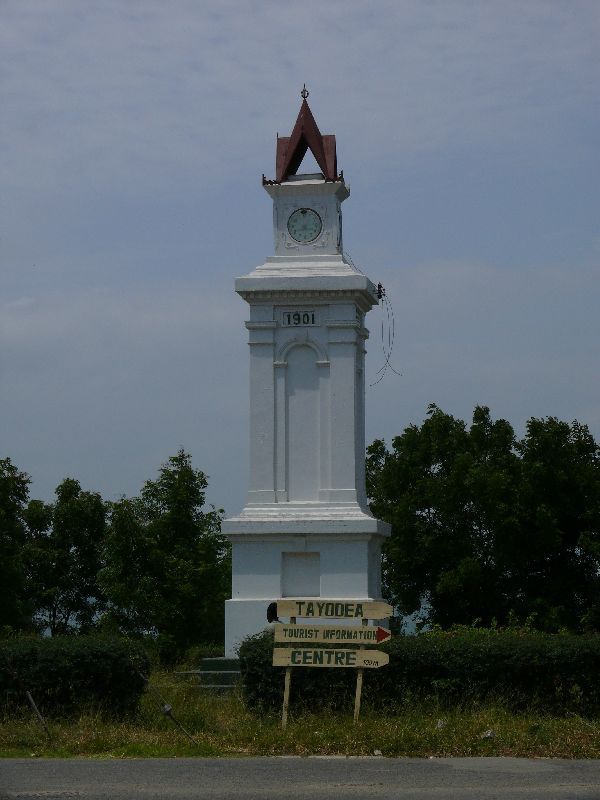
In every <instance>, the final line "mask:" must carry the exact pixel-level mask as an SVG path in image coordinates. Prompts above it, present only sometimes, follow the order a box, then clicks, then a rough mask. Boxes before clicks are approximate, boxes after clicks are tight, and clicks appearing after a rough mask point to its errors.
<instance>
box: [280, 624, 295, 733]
mask: <svg viewBox="0 0 600 800" xmlns="http://www.w3.org/2000/svg"><path fill="white" fill-rule="evenodd" d="M295 624H296V617H290V625H295ZM291 683H292V668H291V667H286V668H285V684H284V687H283V709H282V712H281V727H282V729H283V730H285V729H286V727H287V721H288V708H289V705H290V685H291Z"/></svg>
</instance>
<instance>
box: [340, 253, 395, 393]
mask: <svg viewBox="0 0 600 800" xmlns="http://www.w3.org/2000/svg"><path fill="white" fill-rule="evenodd" d="M344 257H345V259H346V261H347V262H348V263H349V264H350V266H351V267H352V268H353V269H354V270H356V272H360V274H361V275H364V274H365V273H364V272H363V271H362V269H361V268H360V267H359V266H357V265H356V264H355V263H354V260H353V259H352V256H351V255H350V253H349V252H348V251H347V250H345V249H344ZM365 277H366V276H365ZM377 299H378V300H380V301H381V310H382V312H383V314H382V317H381V347H382V350H383V358H384V361H383V366H382V367H380V368H379V369H378V370H377V372H376V373H375V374H376V375H379V377H378V378H377V380H376V381H374V382H373V383H370V384H369V387H372V386H377V384H378V383H379V382H380V381H382V380H383V379H384V378H385V375H386V373H387V371H388V369H391V370H392V372H393V373H394V374H395V375H398V376H399V377H402V373H401V372H398V370H397V369H394V367H393V366H392V364H391V362H390V358H391V355H392V350H393V349H394V339H395V336H396V322H395V319H394V307H393V306H392V302H391V300H390V299H389V297H388V296H387V293H386V291H385V289H384V287H383V285H382V284H381V283H378V284H377Z"/></svg>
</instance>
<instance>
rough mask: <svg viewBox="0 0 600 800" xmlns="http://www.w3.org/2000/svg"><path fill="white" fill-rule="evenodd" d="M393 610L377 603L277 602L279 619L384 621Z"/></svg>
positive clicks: (313, 600) (341, 601)
mask: <svg viewBox="0 0 600 800" xmlns="http://www.w3.org/2000/svg"><path fill="white" fill-rule="evenodd" d="M393 610H394V609H393V608H392V607H391V606H390V605H388V604H387V603H383V602H379V601H372V600H369V601H365V602H364V603H360V602H351V601H348V600H315V599H314V598H307V599H302V598H298V599H295V600H278V601H277V616H280V617H307V618H310V617H330V618H332V619H384V618H385V617H390V616H391V615H392V613H393Z"/></svg>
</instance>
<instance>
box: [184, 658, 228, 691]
mask: <svg viewBox="0 0 600 800" xmlns="http://www.w3.org/2000/svg"><path fill="white" fill-rule="evenodd" d="M175 674H176V675H180V676H181V677H182V678H184V679H186V678H187V679H190V680H194V681H195V682H196V686H197V688H198V689H203V690H208V691H215V692H225V691H231V690H232V689H234V688H235V687H236V685H237V684H238V682H239V679H240V677H241V673H240V670H239V661H238V660H237V659H235V658H203V659H202V660H201V662H200V668H199V669H188V670H183V671H181V672H176V673H175Z"/></svg>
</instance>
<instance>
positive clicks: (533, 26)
mask: <svg viewBox="0 0 600 800" xmlns="http://www.w3.org/2000/svg"><path fill="white" fill-rule="evenodd" d="M599 41H600V4H599V3H598V2H597V0H591V1H590V2H588V1H587V0H571V1H570V2H567V0H564V2H552V0H544V2H536V1H535V0H529V1H528V0H520V2H510V0H503V2H501V3H499V2H470V1H469V2H467V0H465V1H464V2H459V1H458V0H444V2H423V0H418V2H417V1H415V2H402V0H380V1H379V2H372V3H365V2H358V1H357V0H339V1H338V0H329V1H328V2H327V3H323V2H321V1H316V0H307V1H306V2H304V3H301V4H300V3H295V2H284V1H283V0H276V2H271V1H270V0H269V1H268V2H248V0H225V2H223V1H221V2H201V0H200V1H199V0H192V1H190V2H185V1H183V0H173V2H169V3H164V2H155V0H143V2H142V1H140V2H136V0H112V2H111V1H110V0H105V1H104V2H101V3H96V2H83V3H82V2H80V0H3V1H2V2H1V3H0V108H1V109H2V112H1V114H0V153H1V159H0V186H1V190H0V281H1V284H0V287H1V291H0V305H1V314H0V326H1V327H0V391H1V398H2V414H1V423H0V451H1V452H0V455H1V456H4V455H9V456H10V457H11V458H12V459H13V461H14V462H15V463H16V464H17V465H18V466H19V467H20V468H21V469H24V470H26V471H27V472H29V473H30V474H31V476H32V478H33V485H32V495H33V496H36V497H43V498H45V499H49V498H50V497H51V496H52V492H53V490H54V487H55V486H56V485H57V484H58V483H59V482H60V481H61V480H62V479H63V478H64V477H65V476H73V477H76V478H78V479H79V480H80V481H81V483H82V484H83V486H84V487H85V488H86V489H91V490H97V491H100V492H101V493H102V494H103V496H105V497H106V498H108V499H114V498H116V497H118V496H120V495H122V494H135V493H137V492H138V491H139V489H140V487H141V485H142V483H143V482H144V481H145V480H146V479H148V478H152V477H154V476H155V474H156V470H157V468H158V466H159V465H160V463H161V462H162V461H164V460H166V458H167V457H168V456H169V455H171V454H173V453H174V452H176V450H177V449H178V448H179V447H180V446H183V447H185V448H186V449H187V450H189V451H190V452H191V453H192V455H193V457H194V462H195V464H196V466H198V467H199V468H201V469H203V470H204V471H205V472H206V473H207V474H208V475H209V476H210V484H209V489H208V493H207V497H208V500H209V501H211V502H213V503H215V504H217V505H221V506H224V507H225V509H226V510H227V511H228V512H235V511H237V510H239V508H240V507H241V506H242V504H243V500H244V492H245V487H246V481H247V395H248V392H247V378H248V375H247V345H246V331H245V329H244V327H243V321H244V319H245V315H246V310H245V304H244V303H243V302H242V300H240V299H239V298H238V297H237V296H236V295H235V294H234V292H233V280H234V278H235V277H236V276H237V275H240V274H244V273H246V272H249V271H250V270H251V269H252V268H253V267H255V266H256V265H257V264H259V263H262V261H263V260H264V258H265V256H267V255H269V254H270V252H271V247H272V227H271V208H270V200H269V198H268V197H267V195H266V193H265V192H264V191H263V190H262V188H261V185H260V178H261V175H262V173H263V172H264V173H266V174H267V175H268V176H270V175H272V174H273V171H274V156H275V135H276V132H277V131H279V132H280V133H281V134H283V135H285V134H289V132H290V131H291V128H292V125H293V123H294V120H295V117H296V114H297V111H298V108H299V103H300V97H299V91H300V89H301V87H302V84H303V82H306V84H307V86H308V88H309V89H310V92H311V94H310V98H309V102H310V104H311V108H312V110H313V112H314V114H315V117H316V119H317V121H318V123H319V125H320V127H321V130H322V132H323V133H335V134H336V136H337V143H338V161H339V166H340V168H342V169H343V170H344V174H345V176H346V179H347V181H348V182H349V183H350V186H351V189H352V196H351V198H350V199H349V200H348V201H347V203H346V204H345V206H344V215H345V216H344V237H345V244H346V246H347V249H348V250H349V252H350V253H351V255H352V257H353V259H354V260H355V262H356V263H357V264H358V265H359V266H360V267H361V268H362V269H363V271H365V272H366V273H367V274H368V275H369V276H370V277H371V278H372V279H373V280H374V281H375V282H377V281H382V283H383V284H384V285H385V286H386V287H387V291H388V295H389V297H390V299H391V300H392V302H393V305H394V308H395V312H396V347H395V351H394V355H393V364H394V366H395V367H396V369H398V370H399V371H400V372H401V373H402V376H401V377H396V376H395V375H393V374H392V375H390V376H389V377H388V378H386V380H385V381H383V382H381V383H379V384H378V385H377V386H375V387H373V388H372V389H369V390H368V393H367V439H368V441H371V440H372V439H373V438H375V437H376V436H377V437H379V436H383V437H385V438H386V439H387V440H388V441H389V440H390V439H391V437H392V436H393V435H395V434H397V433H400V432H401V431H402V429H403V428H404V427H405V426H406V425H408V424H410V423H413V422H420V421H421V420H422V419H423V417H424V415H425V411H426V407H427V404H428V403H431V402H435V403H437V404H438V405H439V406H441V407H442V408H443V409H444V410H446V411H448V412H451V413H453V414H455V415H457V416H459V417H461V418H463V419H469V417H470V414H471V412H472V409H473V406H474V405H476V404H486V405H489V406H490V407H491V409H492V414H493V415H494V416H495V417H498V416H502V417H506V418H507V419H509V420H510V421H511V422H512V423H513V425H514V426H515V427H516V429H517V430H518V431H519V432H522V430H523V426H524V423H525V420H526V419H527V418H528V417H530V416H547V415H555V416H558V417H560V418H562V419H568V420H571V419H573V418H577V419H579V420H580V421H581V422H586V423H588V424H589V426H590V428H591V429H592V431H593V433H594V435H595V436H596V438H600V402H599V398H600V359H599V357H598V345H599V342H600V315H599V314H598V301H599V277H600V230H599V219H600V214H599V210H600V190H599V186H600V174H599V173H600V159H599V157H598V142H599V141H600V125H599V121H600V104H599V97H598V86H599V85H600V74H599V73H600V69H599V63H600V56H599V54H600V48H599V47H598V42H599ZM368 321H369V325H370V328H371V331H372V337H371V340H370V342H369V345H368V350H369V353H368V357H367V358H368V376H369V378H370V380H374V379H375V377H376V373H377V370H378V369H379V368H380V366H381V364H382V355H381V346H380V325H381V312H380V310H378V309H376V310H374V311H373V312H371V314H370V315H369V318H368Z"/></svg>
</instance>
